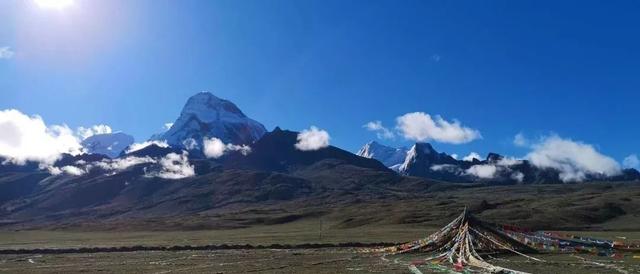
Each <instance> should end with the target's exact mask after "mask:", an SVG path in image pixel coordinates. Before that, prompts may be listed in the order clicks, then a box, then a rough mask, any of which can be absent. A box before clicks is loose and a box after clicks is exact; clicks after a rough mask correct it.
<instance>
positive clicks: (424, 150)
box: [412, 143, 436, 154]
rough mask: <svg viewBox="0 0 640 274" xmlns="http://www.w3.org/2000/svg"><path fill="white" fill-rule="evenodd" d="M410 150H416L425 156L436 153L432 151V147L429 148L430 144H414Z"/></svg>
mask: <svg viewBox="0 0 640 274" xmlns="http://www.w3.org/2000/svg"><path fill="white" fill-rule="evenodd" d="M412 150H416V151H419V152H422V153H425V154H430V153H433V152H436V150H435V149H433V146H431V144H429V143H416V144H415V145H414V146H413V148H412Z"/></svg>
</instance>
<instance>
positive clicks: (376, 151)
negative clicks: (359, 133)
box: [356, 141, 407, 167]
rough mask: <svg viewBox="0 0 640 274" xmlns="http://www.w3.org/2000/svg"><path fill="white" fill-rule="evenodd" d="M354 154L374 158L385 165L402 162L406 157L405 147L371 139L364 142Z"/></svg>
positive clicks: (395, 164)
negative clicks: (391, 145) (394, 146)
mask: <svg viewBox="0 0 640 274" xmlns="http://www.w3.org/2000/svg"><path fill="white" fill-rule="evenodd" d="M356 154H357V155H358V156H361V157H365V158H370V159H376V160H378V161H380V162H381V163H383V164H384V165H385V166H387V167H394V166H397V165H399V164H402V163H403V162H404V159H405V158H406V157H407V148H405V147H401V148H393V147H388V146H385V145H382V144H380V143H378V142H376V141H371V142H369V143H367V144H365V145H364V146H363V147H362V148H361V149H360V150H359V151H358V153H356Z"/></svg>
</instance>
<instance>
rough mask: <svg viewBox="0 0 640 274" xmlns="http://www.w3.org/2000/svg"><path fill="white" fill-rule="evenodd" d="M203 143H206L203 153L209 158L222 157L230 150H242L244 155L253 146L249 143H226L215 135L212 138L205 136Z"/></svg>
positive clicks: (249, 151)
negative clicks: (248, 144)
mask: <svg viewBox="0 0 640 274" xmlns="http://www.w3.org/2000/svg"><path fill="white" fill-rule="evenodd" d="M202 144H203V145H204V151H203V153H204V155H205V156H207V158H214V159H216V158H220V157H222V155H224V154H225V153H227V152H229V151H240V153H242V155H247V154H249V153H251V147H249V146H247V145H234V144H225V143H224V142H222V140H220V139H218V138H215V137H212V138H210V139H208V138H204V139H203V140H202Z"/></svg>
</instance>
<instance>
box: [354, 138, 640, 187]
mask: <svg viewBox="0 0 640 274" xmlns="http://www.w3.org/2000/svg"><path fill="white" fill-rule="evenodd" d="M357 154H358V155H360V156H362V157H366V158H372V159H376V160H378V161H380V162H382V163H385V165H386V166H387V167H389V168H391V169H392V170H395V171H397V172H398V173H400V174H402V175H406V176H417V177H423V178H428V179H433V180H443V181H449V182H488V183H493V184H551V183H563V180H562V178H561V176H560V173H561V171H560V170H557V169H554V168H548V167H546V168H545V167H538V166H535V165H533V164H532V163H531V162H530V161H528V160H523V159H514V158H507V157H504V156H502V155H499V154H497V153H489V154H488V155H487V157H486V158H485V159H484V160H479V159H475V158H473V159H470V160H458V159H456V158H454V157H452V156H451V155H448V154H446V153H442V152H437V151H436V150H435V149H434V148H433V147H432V146H431V144H428V143H416V144H414V145H413V146H412V147H411V148H410V149H409V150H406V149H405V148H392V147H388V146H385V145H381V144H379V143H377V142H370V143H367V144H366V145H364V146H363V147H362V149H360V150H359V151H358V153H357ZM585 177H586V179H585V181H638V180H640V172H638V171H637V170H635V169H632V168H630V169H623V170H622V171H621V173H620V174H619V175H616V176H606V175H604V174H586V176H585Z"/></svg>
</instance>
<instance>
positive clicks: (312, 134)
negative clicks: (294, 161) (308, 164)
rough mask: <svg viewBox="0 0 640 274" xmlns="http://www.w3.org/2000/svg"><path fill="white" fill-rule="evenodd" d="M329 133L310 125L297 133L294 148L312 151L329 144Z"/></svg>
mask: <svg viewBox="0 0 640 274" xmlns="http://www.w3.org/2000/svg"><path fill="white" fill-rule="evenodd" d="M329 139H330V137H329V133H328V132H327V131H325V130H321V129H318V128H317V127H315V126H311V128H309V129H305V130H303V131H302V132H300V133H299V134H298V142H297V143H296V144H295V147H296V149H298V150H302V151H313V150H318V149H321V148H325V147H328V146H329Z"/></svg>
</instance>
